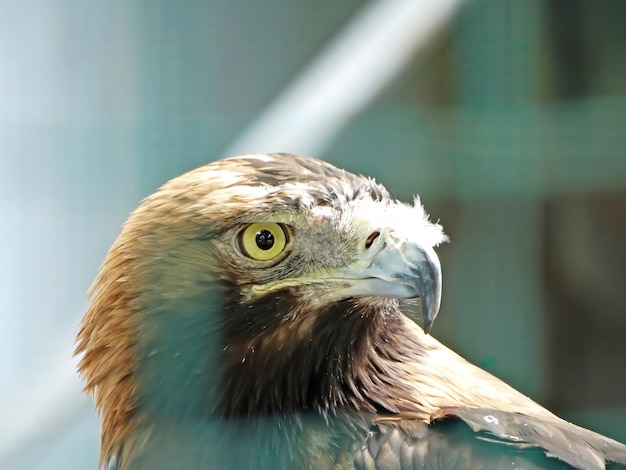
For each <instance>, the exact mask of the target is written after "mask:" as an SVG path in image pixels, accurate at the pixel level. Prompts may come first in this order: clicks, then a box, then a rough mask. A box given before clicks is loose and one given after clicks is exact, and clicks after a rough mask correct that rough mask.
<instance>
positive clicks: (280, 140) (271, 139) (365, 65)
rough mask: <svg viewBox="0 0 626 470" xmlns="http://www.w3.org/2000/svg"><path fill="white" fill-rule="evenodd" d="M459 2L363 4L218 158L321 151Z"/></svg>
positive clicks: (420, 48) (427, 41) (413, 0)
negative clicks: (281, 152) (332, 38)
mask: <svg viewBox="0 0 626 470" xmlns="http://www.w3.org/2000/svg"><path fill="white" fill-rule="evenodd" d="M462 3H464V0H419V1H418V0H378V1H376V2H373V3H371V4H369V5H367V6H366V7H364V8H363V9H362V10H361V11H359V12H358V13H357V14H356V15H355V16H354V18H353V20H352V21H351V22H350V23H349V24H348V25H347V26H346V27H345V28H344V29H343V30H341V31H340V32H339V34H338V35H337V36H336V37H335V38H334V40H332V41H331V42H330V44H329V45H328V46H327V47H326V48H325V49H324V50H322V51H321V53H320V54H319V55H318V57H317V58H316V59H314V60H313V61H312V62H311V64H310V65H309V66H308V67H306V68H305V70H304V71H303V72H302V73H301V74H300V76H298V77H297V78H296V79H295V80H294V82H293V83H292V84H291V85H290V86H288V87H287V89H286V90H285V91H284V92H283V93H282V94H280V96H278V97H277V98H276V99H275V101H274V102H273V103H272V104H271V105H270V106H269V107H268V108H267V109H266V110H265V112H263V113H262V114H261V115H260V116H259V117H258V118H257V119H255V120H254V121H253V123H252V124H251V126H250V127H249V128H248V129H247V130H246V131H245V132H244V133H243V134H242V135H240V137H239V138H238V139H236V141H235V142H234V143H233V144H232V145H231V146H230V147H229V148H228V149H227V150H226V152H225V153H224V154H225V155H237V154H242V153H249V152H276V151H287V152H292V153H296V154H304V155H317V154H320V153H321V151H322V150H323V149H324V147H325V146H326V145H327V143H328V142H329V141H330V140H331V139H332V138H333V137H334V136H335V135H336V134H337V133H338V132H339V131H340V130H341V129H342V128H343V126H344V125H345V123H346V122H347V121H348V120H349V119H350V118H351V117H352V116H354V115H355V114H356V113H358V112H359V111H360V110H362V109H363V108H364V107H365V106H367V105H368V103H370V102H371V101H372V100H373V99H375V98H376V96H378V94H379V93H380V92H381V91H383V90H384V89H385V87H386V86H388V84H389V83H390V82H391V81H392V80H393V79H394V78H395V77H396V76H397V75H398V74H399V73H400V72H401V71H402V70H404V68H405V67H406V65H407V64H408V63H409V62H410V61H411V60H413V59H414V58H415V56H416V55H418V54H419V53H420V52H423V51H424V50H425V49H426V47H427V46H428V45H429V44H430V43H431V41H432V39H433V37H434V36H435V35H436V33H437V32H438V31H439V30H440V29H441V28H442V26H444V25H445V24H446V23H447V22H449V21H450V19H451V17H452V15H453V14H454V12H455V11H456V10H457V9H458V7H459V6H460V5H461V4H462Z"/></svg>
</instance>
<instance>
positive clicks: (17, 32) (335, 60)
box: [0, 0, 626, 469]
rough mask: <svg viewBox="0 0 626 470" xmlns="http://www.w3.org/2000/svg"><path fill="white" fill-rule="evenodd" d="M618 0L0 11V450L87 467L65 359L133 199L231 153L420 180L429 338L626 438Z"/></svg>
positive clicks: (392, 184) (83, 401)
mask: <svg viewBox="0 0 626 470" xmlns="http://www.w3.org/2000/svg"><path fill="white" fill-rule="evenodd" d="M625 21H626V2H623V1H620V0H526V1H516V0H475V1H461V0H419V1H417V0H385V1H382V0H380V1H375V2H366V1H362V0H333V1H330V0H315V1H314V0H301V1H298V2H293V1H287V0H267V1H265V2H256V1H252V0H235V1H231V2H217V1H209V0H205V1H202V0H179V1H178V2H168V1H165V0H153V1H151V2H125V1H120V0H109V1H106V2H105V1H92V2H81V1H76V0H74V1H70V0H34V1H30V2H13V3H9V2H4V3H3V4H2V6H0V210H1V211H2V230H0V260H1V262H0V280H1V282H0V353H1V356H0V357H2V360H1V361H0V416H2V426H0V468H3V469H22V468H26V469H31V468H37V469H38V468H42V469H43V468H46V469H49V468H76V469H83V468H95V467H96V464H97V454H98V428H97V417H96V416H95V413H94V410H93V406H92V404H91V401H90V399H89V398H87V397H84V396H83V395H82V394H81V392H80V389H81V383H80V380H79V379H78V377H77V376H76V373H75V364H76V360H75V359H73V358H72V350H73V341H74V336H75V334H76V331H77V327H78V323H79V321H80V318H81V316H82V314H83V312H84V309H85V292H86V290H87V288H88V287H89V284H90V282H91V280H92V279H93V278H94V276H95V274H96V272H97V269H98V266H99V263H100V262H101V261H102V259H103V257H104V255H105V253H106V251H107V249H108V248H109V246H110V245H111V243H112V242H113V240H114V239H115V237H116V236H117V234H118V233H119V228H120V225H121V224H122V223H123V221H124V220H125V218H126V217H127V215H128V214H129V213H130V211H131V210H132V209H133V208H134V207H136V205H137V204H138V202H139V201H140V200H141V198H142V197H144V196H146V195H148V194H149V193H151V192H152V191H154V190H155V189H156V188H157V187H158V186H159V185H161V184H162V183H164V182H165V181H166V180H168V179H170V178H172V177H174V176H177V175H178V174H180V173H182V172H184V171H187V170H190V169H192V168H194V167H197V166H200V165H202V164H204V163H207V162H209V161H212V160H215V159H218V158H221V157H225V156H228V155H232V154H234V153H246V152H258V151H284V152H292V153H300V154H307V155H311V156H316V157H320V158H323V159H326V160H328V161H331V162H333V163H335V164H337V165H339V166H343V167H345V168H347V169H349V170H352V171H354V172H359V173H364V174H368V175H371V176H375V177H376V178H377V179H378V180H379V181H380V182H382V183H383V184H385V185H386V186H387V187H388V188H389V189H390V190H391V192H392V193H393V194H394V195H395V196H396V197H398V198H400V199H405V200H410V199H411V198H412V196H413V195H414V194H420V195H421V197H422V201H423V202H424V203H425V205H426V207H427V209H428V210H429V212H430V213H431V214H432V217H433V218H434V219H440V220H441V223H442V224H443V225H444V227H445V228H446V231H447V232H448V234H449V235H450V238H451V241H452V242H451V243H450V244H449V245H446V246H443V247H441V249H440V250H439V252H440V254H441V257H442V262H443V269H444V283H445V285H444V297H443V306H442V311H441V314H440V316H439V318H438V320H437V323H436V324H435V327H434V330H433V334H434V335H435V336H437V337H438V338H440V339H442V340H443V341H444V342H445V343H446V344H448V345H450V346H451V347H452V348H453V349H455V350H457V351H459V352H460V353H462V354H463V355H464V356H466V357H467V358H468V359H470V360H472V361H473V362H475V363H478V364H480V365H481V366H483V367H485V368H486V369H488V370H490V371H491V372H493V373H495V374H496V375H498V376H500V377H502V378H504V379H505V380H507V381H509V382H510V383H511V384H512V385H514V386H515V387H517V388H519V389H521V390H522V391H524V392H525V393H527V394H529V395H531V396H532V397H533V398H535V399H537V400H538V401H540V402H541V403H543V404H545V405H547V406H548V407H549V408H551V409H552V410H553V411H555V412H557V413H559V414H561V415H562V416H564V417H566V418H569V419H571V420H574V421H576V422H577V423H579V424H582V425H585V426H588V427H592V428H593V429H595V430H598V431H600V432H603V433H607V434H609V435H611V436H612V437H615V438H618V439H620V440H622V441H626V339H625V338H626V289H625V288H624V286H625V282H626V29H625V28H624V24H625Z"/></svg>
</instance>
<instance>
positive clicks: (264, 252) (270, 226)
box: [237, 222, 289, 261]
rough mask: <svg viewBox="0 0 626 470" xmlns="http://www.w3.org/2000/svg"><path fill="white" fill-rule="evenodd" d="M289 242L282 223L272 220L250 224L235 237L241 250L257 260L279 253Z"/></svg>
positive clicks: (272, 256)
mask: <svg viewBox="0 0 626 470" xmlns="http://www.w3.org/2000/svg"><path fill="white" fill-rule="evenodd" d="M288 242H289V234H288V231H287V228H286V227H285V226H284V225H281V224H277V223H274V222H260V223H255V224H250V225H248V226H247V227H246V228H244V229H243V230H242V231H241V232H239V235H238V237H237V244H238V246H239V249H240V250H241V252H242V253H243V254H244V255H246V256H248V257H250V258H252V259H255V260H257V261H269V260H271V259H274V258H276V257H277V256H278V255H280V254H281V253H282V252H283V251H284V250H285V248H286V247H287V243H288Z"/></svg>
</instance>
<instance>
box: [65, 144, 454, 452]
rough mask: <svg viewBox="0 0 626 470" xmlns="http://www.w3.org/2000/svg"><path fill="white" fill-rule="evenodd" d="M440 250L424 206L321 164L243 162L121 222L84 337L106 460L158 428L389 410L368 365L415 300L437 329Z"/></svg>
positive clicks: (163, 195) (155, 198) (264, 157)
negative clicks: (136, 434) (132, 437)
mask: <svg viewBox="0 0 626 470" xmlns="http://www.w3.org/2000/svg"><path fill="white" fill-rule="evenodd" d="M444 240H445V236H444V234H443V232H442V229H441V227H440V226H439V225H437V224H433V223H431V222H429V220H428V216H427V214H426V213H425V212H424V209H423V207H422V206H421V204H420V202H419V200H418V199H416V200H415V203H414V204H413V205H407V204H403V203H401V202H398V201H396V200H394V199H392V198H391V197H390V195H389V193H388V192H387V190H386V189H385V188H384V187H383V186H381V185H380V184H378V183H376V182H375V181H374V180H373V179H370V178H366V177H363V176H357V175H354V174H352V173H349V172H346V171H344V170H340V169H338V168H336V167H334V166H332V165H330V164H328V163H324V162H321V161H318V160H314V159H308V158H302V157H297V156H294V155H287V154H255V155H245V156H240V157H234V158H228V159H224V160H220V161H217V162H214V163H211V164H209V165H206V166H203V167H201V168H198V169H196V170H193V171H191V172H189V173H187V174H184V175H182V176H180V177H178V178H175V179H173V180H171V181H169V182H168V183H166V184H165V185H164V186H163V187H161V188H160V189H159V190H158V191H157V192H156V193H154V194H153V195H151V196H149V197H147V198H146V199H145V200H144V201H143V202H142V203H141V205H140V206H139V207H138V208H137V209H136V210H135V211H134V212H133V213H132V215H131V216H130V217H129V219H128V221H127V222H126V223H125V224H124V227H123V230H122V232H121V234H120V235H119V237H118V238H117V240H116V241H115V243H114V244H113V246H112V247H111V249H110V251H109V253H108V255H107V257H106V259H105V261H104V263H103V266H102V268H101V270H100V273H99V274H98V276H97V278H96V280H95V282H94V284H93V286H92V288H91V304H90V307H89V309H88V312H87V313H86V315H85V318H84V320H83V322H82V325H81V329H80V332H79V335H78V347H77V351H78V353H81V354H82V358H81V361H80V365H79V369H80V371H81V373H82V374H83V376H84V377H85V379H86V384H87V385H86V388H87V390H89V391H90V392H92V393H93V395H94V398H95V402H96V405H97V407H98V408H99V410H100V412H101V413H102V420H103V423H102V453H103V454H102V455H103V459H105V460H106V459H108V458H110V457H111V455H113V454H114V453H115V452H117V450H116V449H119V447H120V446H121V445H122V444H123V442H124V440H125V439H126V438H127V436H128V435H129V434H131V433H132V432H133V431H134V430H135V429H137V428H138V427H141V426H144V425H146V424H149V423H159V422H169V421H180V420H202V419H214V418H218V419H232V418H251V417H255V416H266V415H272V414H276V413H288V412H290V411H294V412H296V411H297V412H299V411H308V410H310V411H314V412H319V413H327V412H329V411H332V410H334V409H337V408H339V407H342V406H345V405H350V406H352V407H354V408H356V409H363V410H376V409H381V408H382V409H392V408H393V406H394V405H392V404H391V403H390V402H389V401H388V400H386V399H385V397H384V396H383V394H382V393H381V392H379V391H376V389H377V388H381V387H380V384H377V383H374V382H375V381H374V379H373V377H374V376H375V375H376V374H372V373H370V372H371V371H368V370H367V368H368V367H375V364H374V365H372V364H371V363H368V362H367V357H368V354H370V351H372V350H376V349H377V348H378V349H379V350H380V349H381V345H383V344H385V343H386V342H389V341H390V339H391V338H393V335H392V332H393V329H394V328H396V326H395V325H396V323H397V319H398V317H399V316H400V315H401V314H400V311H399V308H398V307H399V302H402V301H404V300H406V299H409V300H410V299H416V298H418V297H419V298H420V299H421V309H422V318H423V328H424V330H425V331H426V332H428V329H429V328H430V327H431V325H432V323H433V321H434V319H435V317H436V315H437V312H438V310H439V304H440V299H441V269H440V264H439V260H438V258H437V255H436V254H435V252H434V250H433V247H435V246H437V245H438V244H439V243H441V242H443V241H444ZM379 375H380V374H379ZM381 380H382V379H381Z"/></svg>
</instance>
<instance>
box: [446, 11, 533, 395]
mask: <svg viewBox="0 0 626 470" xmlns="http://www.w3.org/2000/svg"><path fill="white" fill-rule="evenodd" d="M542 6H543V4H542V2H541V1H539V0H528V1H524V2H519V1H516V0H482V1H478V2H474V3H471V4H468V6H467V8H465V9H464V10H463V11H462V12H461V14H460V15H459V17H458V22H459V23H458V29H457V31H458V33H457V34H458V36H457V38H456V39H457V41H456V43H457V46H458V80H459V83H458V90H459V101H460V106H461V108H462V109H463V110H464V111H466V112H465V113H464V114H465V115H468V116H472V115H476V114H478V115H480V116H481V119H478V120H476V122H471V119H467V118H463V117H459V118H458V120H457V122H456V126H457V128H458V129H459V135H460V134H462V133H465V134H467V131H468V129H472V130H473V131H474V134H473V135H470V136H469V138H470V140H471V141H472V144H474V145H471V146H470V147H469V148H468V152H470V154H468V155H466V157H465V158H462V159H459V160H458V164H457V165H456V167H455V168H456V171H458V180H457V190H458V193H459V196H460V198H461V201H460V211H459V214H460V216H459V225H458V231H457V233H455V234H453V240H452V241H453V243H452V246H451V250H452V255H451V257H450V258H451V261H450V263H449V265H448V267H447V274H448V276H447V277H448V282H449V285H450V284H452V285H453V287H454V288H453V289H450V290H448V293H449V295H448V296H447V297H446V301H445V303H446V304H447V305H446V306H445V308H446V309H447V310H450V311H451V312H461V313H459V316H458V318H457V319H456V324H455V325H454V326H453V330H452V332H451V336H452V337H451V338H450V340H451V341H452V342H453V344H458V345H460V346H461V349H462V352H463V353H464V354H466V355H467V356H469V357H470V358H471V359H472V360H473V361H477V362H478V363H479V364H480V365H481V366H483V367H485V368H487V369H488V370H490V371H492V372H494V373H496V375H498V376H500V377H502V378H504V379H506V380H507V381H510V383H511V384H512V385H513V386H515V387H517V388H519V389H521V390H522V391H524V392H525V393H527V394H530V395H531V396H533V397H536V398H540V397H541V396H542V394H543V393H544V386H543V371H544V363H543V337H544V336H543V335H544V332H543V320H542V315H543V307H542V298H541V294H542V293H541V289H540V286H541V274H542V271H541V262H540V256H541V225H542V219H541V207H540V201H539V198H538V195H537V192H536V188H535V187H534V185H533V184H532V181H534V180H535V179H534V178H531V177H530V176H531V175H532V174H533V171H535V170H534V168H533V167H532V162H533V161H534V159H531V158H528V156H529V154H528V152H531V151H536V149H534V148H533V146H530V145H529V143H530V141H531V139H532V129H531V128H530V127H529V125H528V122H529V120H528V119H523V118H519V119H516V118H515V116H523V114H521V113H520V111H521V112H523V110H524V107H527V106H528V105H530V104H532V102H533V100H535V99H536V96H537V93H538V81H537V77H536V75H535V74H536V71H537V69H538V64H537V62H538V55H539V52H540V50H541V42H540V41H541V33H542V31H541V13H542ZM507 109H510V110H511V111H512V112H511V113H510V116H511V119H508V118H507V117H506V116H507V114H506V110H507ZM490 111H493V112H494V116H505V117H504V119H503V120H501V119H500V120H496V119H494V120H491V119H484V117H488V116H489V113H490ZM496 111H497V112H496ZM503 111H504V112H503ZM481 125H482V127H481ZM461 130H462V131H463V132H461ZM494 147H495V148H494ZM498 148H501V149H502V152H499V151H498ZM480 149H486V150H487V151H485V153H484V154H479V152H480ZM472 152H474V153H475V154H472ZM500 155H502V157H501V156H500ZM504 155H506V158H509V159H510V160H509V162H508V165H501V164H500V165H497V164H495V163H496V162H494V161H490V159H492V158H505V157H504ZM494 168H497V169H500V170H501V171H500V173H499V174H492V173H493V172H494V171H495V170H494ZM502 169H504V171H502ZM486 178H489V179H494V178H497V179H499V180H500V181H499V182H498V183H497V184H491V185H488V184H485V183H486V182H487V181H486ZM467 185H471V186H472V187H469V186H467ZM482 185H485V186H491V187H492V188H493V187H501V186H504V185H506V186H508V187H510V188H512V191H511V192H512V194H509V195H507V196H504V197H503V196H501V195H500V196H496V195H495V194H496V192H492V191H490V190H489V189H484V190H482V189H481V186H482ZM463 348H465V349H463Z"/></svg>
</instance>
